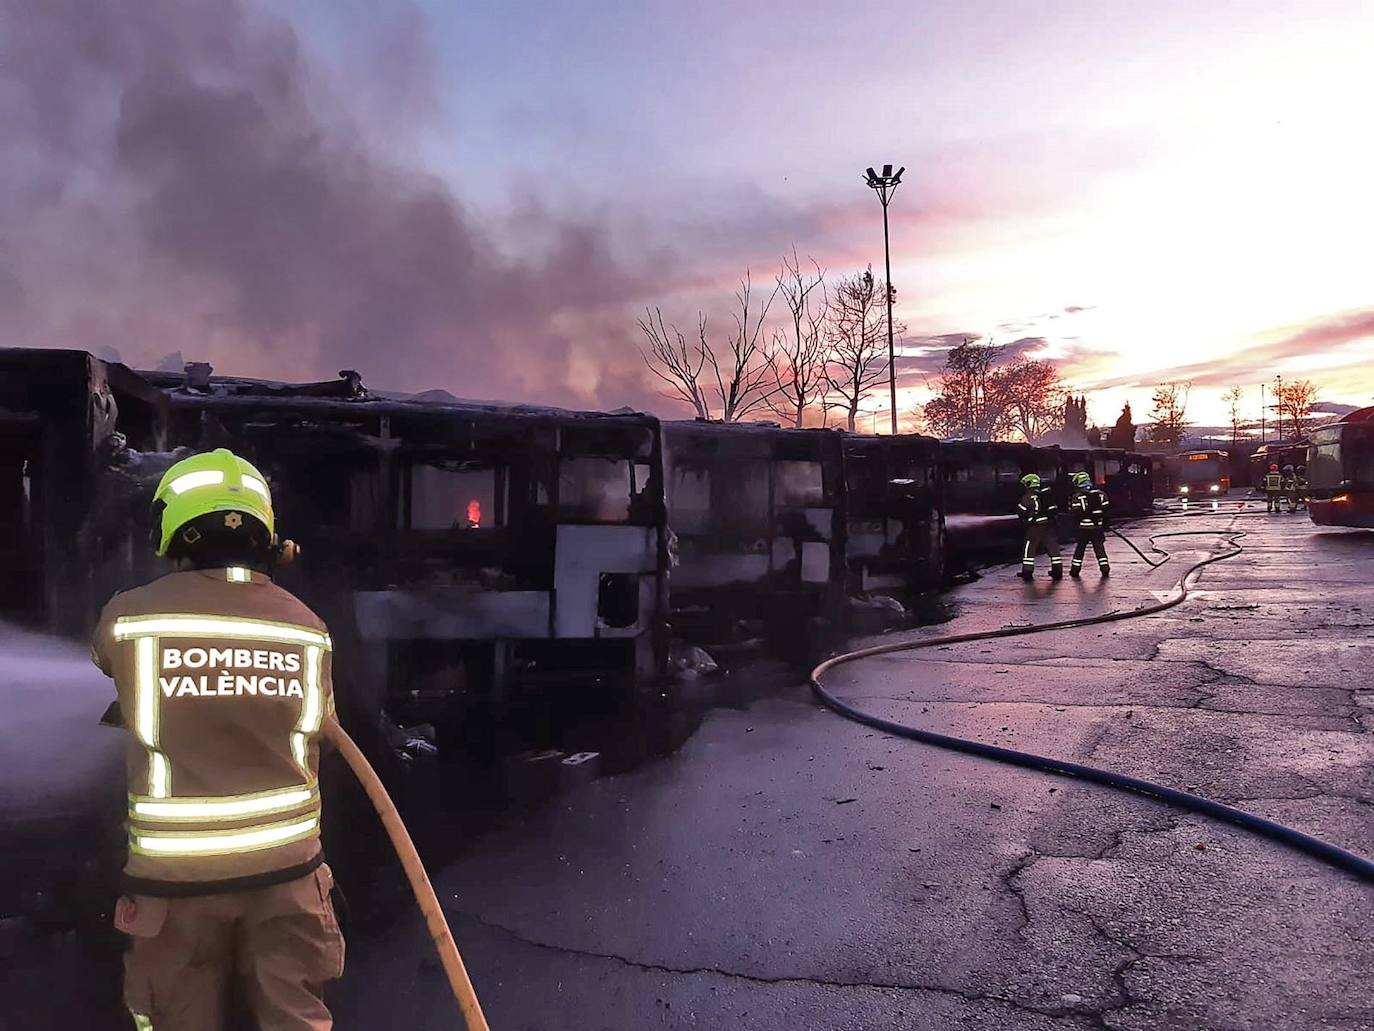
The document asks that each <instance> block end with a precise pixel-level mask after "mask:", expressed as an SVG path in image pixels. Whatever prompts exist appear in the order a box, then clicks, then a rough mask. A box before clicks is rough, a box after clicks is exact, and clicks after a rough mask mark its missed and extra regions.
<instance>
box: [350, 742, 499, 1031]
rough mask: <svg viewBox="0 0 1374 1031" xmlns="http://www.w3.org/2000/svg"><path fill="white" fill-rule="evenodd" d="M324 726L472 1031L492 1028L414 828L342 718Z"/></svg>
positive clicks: (484, 1030) (483, 1030)
mask: <svg viewBox="0 0 1374 1031" xmlns="http://www.w3.org/2000/svg"><path fill="white" fill-rule="evenodd" d="M323 730H324V737H325V738H326V739H327V740H328V741H330V742H332V743H333V744H334V745H335V747H337V748H338V749H339V752H340V754H341V755H342V756H343V758H344V761H345V762H346V763H348V767H349V769H351V770H352V771H353V775H354V776H355V777H357V778H358V783H360V784H361V785H362V787H363V790H364V791H365V792H367V798H368V801H370V802H371V803H372V807H373V808H374V809H376V810H377V815H378V816H379V817H381V820H382V826H383V827H385V828H386V833H387V837H389V838H390V839H391V844H392V847H393V848H395V849H396V856H397V858H398V859H400V861H401V866H402V867H403V868H404V869H405V873H406V880H408V881H409V882H410V890H411V891H412V892H414V893H415V901H416V902H417V903H418V904H419V906H420V912H421V914H423V916H424V918H425V926H426V927H427V928H428V929H429V934H430V937H431V938H432V939H433V940H434V948H435V950H436V951H437V952H438V953H439V962H440V963H441V964H442V965H443V968H444V973H445V975H446V976H447V977H448V984H449V988H450V989H452V991H453V998H454V1000H455V1001H457V1003H458V1009H459V1010H460V1011H461V1012H462V1014H463V1021H464V1023H465V1024H466V1026H467V1029H468V1031H488V1028H487V1018H486V1017H485V1016H483V1014H482V1006H481V1003H479V1002H478V1001H477V993H476V991H474V990H473V987H472V981H471V980H469V978H468V972H467V968H466V967H464V966H463V957H462V956H461V955H460V954H459V953H458V946H457V945H456V944H455V943H454V941H453V933H452V932H451V931H450V930H449V927H448V921H447V920H446V919H445V918H444V911H443V908H442V907H441V906H440V905H439V899H438V896H436V895H435V894H434V886H433V885H432V884H430V883H429V876H428V875H427V874H426V873H425V867H424V864H423V863H422V862H421V861H420V854H419V853H418V852H417V851H416V850H415V843H414V842H413V841H411V840H410V832H409V831H407V830H406V825H405V824H404V823H403V822H402V821H401V814H400V813H398V812H397V811H396V804H395V803H394V802H392V801H391V796H390V795H388V794H387V791H386V788H385V786H383V784H382V781H381V778H380V777H378V776H377V771H376V770H374V769H373V768H372V764H371V763H369V762H368V761H367V757H366V756H364V755H363V753H362V749H360V748H359V747H358V746H357V744H356V743H355V742H354V741H353V739H352V738H351V737H349V736H348V733H347V732H346V731H345V730H344V729H343V727H341V726H340V725H339V721H338V720H337V719H335V718H333V717H330V718H329V719H328V720H326V721H325V724H324V728H323Z"/></svg>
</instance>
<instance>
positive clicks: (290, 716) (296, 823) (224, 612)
mask: <svg viewBox="0 0 1374 1031" xmlns="http://www.w3.org/2000/svg"><path fill="white" fill-rule="evenodd" d="M153 507H154V515H155V517H156V518H155V523H156V525H155V544H156V548H157V553H158V554H159V555H163V556H166V557H167V558H170V559H172V560H173V561H174V562H175V564H176V569H175V571H174V572H171V573H168V574H167V575H165V576H163V577H161V578H159V579H157V580H154V581H153V582H151V583H148V584H145V585H144V586H142V587H137V588H135V589H133V590H130V591H126V592H124V593H122V594H118V595H116V596H115V597H114V598H113V599H112V600H111V601H110V602H109V604H107V605H106V606H105V609H104V611H103V612H102V614H101V618H100V622H99V624H98V626H97V628H96V632H95V640H94V647H93V652H94V658H95V662H96V664H97V665H98V666H99V667H100V668H101V669H102V670H103V671H104V672H105V673H107V674H108V675H110V676H111V677H113V678H114V681H115V688H116V690H117V692H118V696H119V705H120V711H121V713H122V714H123V718H124V722H125V724H126V725H127V727H128V729H129V731H130V740H129V749H128V759H127V770H128V781H129V810H128V827H129V856H128V862H127V864H126V866H125V869H124V881H125V884H124V891H125V894H124V896H123V897H122V898H121V899H120V900H119V903H118V905H117V907H116V913H115V924H116V926H117V927H118V928H119V929H120V930H122V931H123V932H125V933H126V934H127V935H128V936H129V949H128V952H127V953H126V957H125V969H124V974H125V976H124V998H125V1003H126V1005H127V1006H128V1008H129V1011H130V1012H131V1013H132V1014H133V1019H134V1026H135V1027H136V1028H137V1029H138V1031H165V1029H186V1028H189V1029H200V1028H219V1027H221V1026H222V1025H223V1023H224V1020H225V1012H226V1008H227V996H228V993H229V990H230V987H231V985H234V986H237V987H239V988H240V989H241V990H242V992H243V994H244V1001H245V1002H246V1004H247V1006H248V1008H249V1009H250V1010H251V1011H252V1013H253V1015H254V1017H255V1018H256V1020H257V1023H258V1025H259V1026H261V1027H263V1028H273V1029H281V1031H286V1029H300V1031H307V1029H309V1031H323V1029H327V1028H329V1027H331V1026H332V1025H331V1018H330V1014H329V1010H328V1009H327V1007H326V1006H325V1003H324V1000H323V996H322V987H323V985H324V984H325V982H327V981H329V980H331V979H333V978H336V977H338V976H339V975H340V974H341V973H342V972H343V958H344V947H343V938H342V936H341V934H340V933H339V927H338V923H337V921H336V920H335V916H334V911H333V908H332V905H331V903H330V895H329V893H330V888H331V886H332V883H333V881H332V877H331V874H330V872H329V867H327V866H325V865H324V863H323V855H322V853H321V851H320V791H319V782H318V771H319V747H318V738H319V736H320V733H321V728H322V725H323V723H324V721H325V720H327V719H332V718H333V715H332V714H333V708H334V706H333V690H332V685H331V663H330V653H331V642H330V637H329V633H328V631H327V629H326V628H325V625H324V624H323V622H321V620H320V619H319V617H318V616H316V615H315V614H314V613H313V612H312V611H310V609H308V608H307V607H306V606H305V605H304V604H302V603H301V602H300V601H299V600H297V599H296V598H295V597H294V596H293V595H291V594H289V593H288V592H287V591H285V590H283V589H282V588H280V587H278V586H277V585H276V584H275V583H273V582H272V578H271V576H270V573H269V571H270V570H271V568H272V566H273V564H274V562H275V561H276V560H277V558H278V556H279V555H280V554H281V552H282V551H283V550H284V548H286V545H281V544H279V543H278V541H277V538H276V533H275V517H274V514H273V510H272V496H271V491H270V490H269V488H268V485H267V481H266V479H265V478H264V477H263V475H262V474H261V473H260V472H259V471H258V470H257V469H256V468H254V466H252V465H251V464H250V463H248V462H247V461H245V460H243V459H242V458H240V457H238V456H237V455H234V454H232V453H231V452H229V451H227V450H224V449H220V450H217V451H213V452H209V453H205V454H198V455H193V456H191V457H190V458H187V459H185V460H184V461H181V462H178V463H177V464H176V465H174V466H172V468H171V469H169V470H168V471H167V473H166V475H165V476H163V478H162V481H161V483H160V484H159V485H158V488H157V492H156V494H155V497H154V502H153Z"/></svg>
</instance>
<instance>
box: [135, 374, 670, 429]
mask: <svg viewBox="0 0 1374 1031" xmlns="http://www.w3.org/2000/svg"><path fill="white" fill-rule="evenodd" d="M139 375H141V376H143V377H144V378H146V379H147V380H148V381H149V382H151V383H154V384H156V385H157V386H159V387H160V388H161V389H162V390H163V392H164V393H165V394H166V395H167V397H168V398H169V399H170V400H171V402H172V404H173V405H176V406H178V407H214V408H221V409H226V410H229V409H238V408H248V409H251V408H259V409H263V410H275V411H282V410H297V411H300V412H302V413H319V414H331V415H347V414H354V415H358V414H369V415H394V414H415V415H422V416H423V415H434V416H445V415H448V416H455V415H456V416H464V415H466V416H490V417H493V418H520V419H530V418H535V419H544V420H549V421H554V422H585V421H598V420H612V421H617V422H625V423H640V424H643V425H653V424H655V423H656V422H657V419H656V418H655V417H654V416H653V415H650V414H648V413H646V412H638V411H632V410H628V409H625V410H620V411H614V412H590V411H578V410H574V409H567V408H556V407H553V406H551V405H533V404H517V403H513V402H506V401H475V400H468V399H464V398H458V397H454V396H453V395H451V394H449V393H448V392H447V391H426V392H425V393H423V394H416V395H405V394H384V393H372V392H369V391H368V390H367V388H366V387H364V386H362V382H361V378H360V377H358V375H357V373H354V372H351V371H349V372H344V373H341V374H340V378H339V379H338V380H329V381H325V382H319V383H278V382H274V381H271V380H258V379H249V378H245V377H238V376H210V377H208V379H207V380H206V386H205V387H204V388H203V389H197V388H195V387H188V386H187V385H186V382H187V378H186V376H185V375H183V374H180V373H169V372H140V373H139Z"/></svg>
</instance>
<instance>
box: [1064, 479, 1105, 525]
mask: <svg viewBox="0 0 1374 1031" xmlns="http://www.w3.org/2000/svg"><path fill="white" fill-rule="evenodd" d="M1108 504H1109V502H1108V501H1107V495H1106V494H1104V493H1103V492H1102V491H1100V490H1098V489H1097V488H1096V487H1089V488H1088V489H1087V490H1080V491H1074V493H1073V494H1072V495H1070V497H1069V515H1071V516H1073V520H1074V523H1075V524H1077V525H1078V526H1080V527H1083V528H1089V527H1091V528H1095V529H1099V530H1100V529H1101V528H1102V527H1103V526H1105V525H1106V523H1107V505H1108Z"/></svg>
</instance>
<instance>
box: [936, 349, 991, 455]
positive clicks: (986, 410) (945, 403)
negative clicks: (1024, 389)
mask: <svg viewBox="0 0 1374 1031" xmlns="http://www.w3.org/2000/svg"><path fill="white" fill-rule="evenodd" d="M1002 353H1003V349H1002V348H1001V347H1000V346H998V345H996V344H977V343H974V342H973V340H972V338H968V339H965V340H964V342H963V343H962V344H960V345H959V346H957V347H955V348H953V349H952V350H951V351H950V352H949V354H947V355H946V356H945V370H944V372H942V373H941V374H940V386H939V388H938V390H937V391H936V394H935V396H934V397H933V398H931V399H930V400H929V401H927V402H926V404H925V407H924V409H923V411H924V414H925V418H926V422H927V423H928V424H929V425H930V427H931V428H932V429H933V430H934V431H935V432H936V433H938V434H939V435H940V436H942V437H966V438H969V439H972V440H993V439H994V438H995V437H996V436H997V435H998V434H1000V433H1002V432H1003V431H1004V430H1005V429H1006V426H1007V421H1008V413H1007V406H1006V404H1005V403H1004V399H1003V397H1002V396H1001V390H1000V386H1001V385H1000V383H999V382H998V378H997V375H996V370H997V363H998V362H999V361H1001V359H1002Z"/></svg>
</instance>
